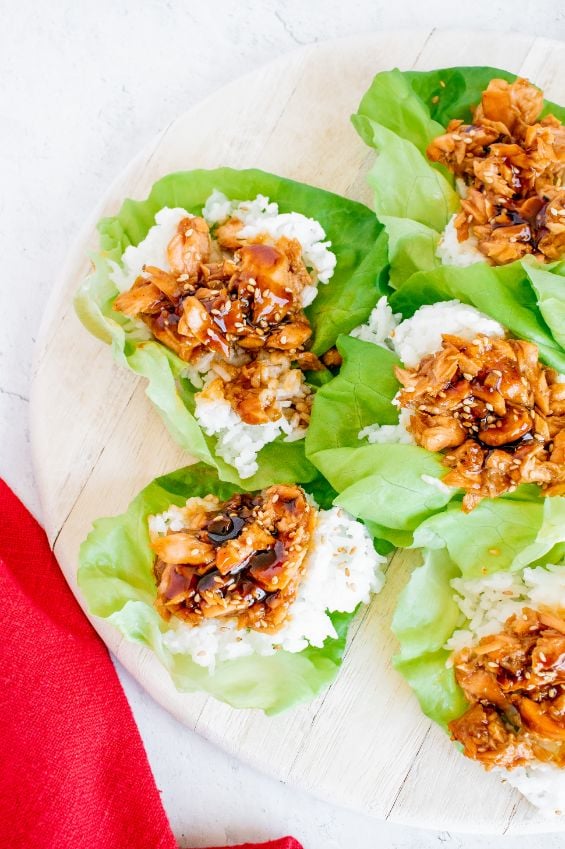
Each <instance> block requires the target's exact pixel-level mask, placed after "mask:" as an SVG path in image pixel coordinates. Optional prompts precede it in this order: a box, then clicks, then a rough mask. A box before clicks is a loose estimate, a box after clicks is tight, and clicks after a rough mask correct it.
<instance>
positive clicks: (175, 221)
mask: <svg viewBox="0 0 565 849" xmlns="http://www.w3.org/2000/svg"><path fill="white" fill-rule="evenodd" d="M183 218H194V216H193V215H191V214H190V213H189V212H187V211H186V209H181V208H180V207H175V208H174V209H170V208H169V207H168V206H165V207H163V209H160V210H159V212H157V214H156V215H155V224H154V225H153V227H151V228H150V230H149V232H148V233H147V236H146V237H145V239H143V240H142V241H141V242H140V243H139V244H138V245H129V247H127V248H126V249H125V251H124V252H123V254H122V265H121V266H120V265H118V263H116V262H110V265H111V267H112V271H111V272H110V277H111V279H112V280H113V281H114V283H115V284H116V286H117V287H118V289H119V290H120V291H121V292H125V291H126V290H127V289H130V288H131V287H132V286H133V284H134V283H135V281H136V280H137V278H138V277H139V276H140V275H143V266H144V265H154V266H155V267H156V268H160V269H162V270H163V271H170V270H171V267H170V265H169V261H168V259H167V246H168V244H169V242H170V241H171V239H172V238H173V236H174V235H175V234H176V232H177V227H178V226H179V223H180V222H181V221H182V219H183Z"/></svg>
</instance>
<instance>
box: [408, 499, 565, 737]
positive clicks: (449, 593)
mask: <svg viewBox="0 0 565 849" xmlns="http://www.w3.org/2000/svg"><path fill="white" fill-rule="evenodd" d="M564 540H565V498H558V497H554V498H541V497H540V495H539V491H537V490H536V487H533V486H531V487H520V488H519V489H518V490H517V491H516V492H515V493H513V494H512V496H506V497H504V498H499V499H496V500H495V501H486V500H485V501H483V502H481V504H479V506H478V507H477V508H476V509H475V510H473V511H472V512H471V513H469V514H462V513H461V511H460V510H459V509H458V508H457V506H456V505H454V504H450V505H449V506H448V508H447V510H445V511H444V512H443V513H438V514H437V515H435V516H433V517H432V518H431V519H428V520H427V521H425V522H423V523H422V525H420V527H419V528H418V530H417V531H416V534H415V536H414V544H415V545H421V546H423V551H422V553H423V558H424V563H423V565H422V566H421V567H419V568H417V569H415V570H414V571H413V573H412V575H411V576H410V578H409V581H408V583H407V585H406V587H405V589H404V590H403V592H402V593H401V594H400V596H399V598H398V602H397V606H396V610H395V613H394V616H393V621H392V630H393V631H394V633H395V634H396V636H397V638H398V641H399V644H400V651H399V653H398V654H397V655H396V657H395V659H394V665H395V667H396V668H397V669H398V670H399V672H400V673H401V674H402V675H403V676H404V677H405V678H406V680H407V681H408V683H409V684H410V686H411V687H412V689H413V690H414V692H415V694H416V696H417V698H418V700H419V702H420V705H421V707H422V710H423V711H424V713H425V714H426V715H427V716H429V717H430V718H431V719H433V720H435V721H436V722H438V723H439V724H440V725H443V726H446V725H447V723H448V722H450V721H451V720H452V719H456V718H457V717H458V716H460V715H461V714H462V713H463V712H464V710H465V709H466V701H465V698H464V695H463V692H462V690H461V689H460V688H459V686H458V685H457V683H456V681H455V676H454V674H453V670H452V668H447V667H446V661H447V659H448V657H449V652H448V651H447V650H446V649H445V648H444V646H445V643H446V642H447V640H448V639H449V638H450V637H451V635H452V633H453V631H454V630H455V629H456V628H463V627H465V620H464V617H463V615H462V614H461V612H460V611H459V608H458V606H457V604H456V603H455V601H454V597H453V595H454V594H453V589H452V587H451V586H450V581H451V580H452V579H453V578H464V579H465V580H469V579H478V578H482V577H484V576H486V575H490V574H492V573H494V572H499V571H514V572H517V571H521V570H522V569H524V567H526V566H541V565H545V564H547V563H561V562H562V560H563V556H564V554H565V542H564Z"/></svg>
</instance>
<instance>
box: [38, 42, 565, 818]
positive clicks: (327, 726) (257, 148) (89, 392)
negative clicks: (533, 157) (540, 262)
mask: <svg viewBox="0 0 565 849" xmlns="http://www.w3.org/2000/svg"><path fill="white" fill-rule="evenodd" d="M465 64H467V65H487V64H488V65H495V66H499V67H503V68H508V69H509V70H512V71H514V72H517V73H521V74H523V75H524V76H527V77H529V78H531V79H532V80H533V81H535V82H536V83H538V84H539V85H540V86H542V87H543V89H544V90H545V91H546V93H547V96H548V97H549V98H551V99H552V100H556V101H558V102H562V103H563V102H565V77H563V76H562V74H561V69H562V68H563V65H564V64H565V45H562V44H558V43H556V42H551V41H547V40H543V39H533V38H529V37H527V36H521V35H520V36H519V35H502V34H499V33H448V32H438V31H435V30H432V31H429V32H397V33H375V34H372V35H369V36H367V37H363V38H356V39H350V40H346V41H340V42H333V43H328V44H321V45H315V46H311V47H306V48H304V49H302V50H300V51H299V52H296V53H292V54H290V55H287V56H283V57H282V58H280V59H279V60H277V61H276V62H274V63H273V64H271V65H269V66H267V67H265V68H261V69H259V70H258V71H256V72H254V73H253V74H251V75H249V76H247V77H245V78H243V79H240V80H236V81H235V82H233V83H231V84H230V85H228V86H226V87H225V88H223V89H222V90H221V91H218V92H217V93H216V94H214V95H213V96H212V97H210V98H208V99H207V100H206V101H204V102H203V103H201V104H198V105H197V106H195V107H194V108H193V109H191V110H190V111H189V112H188V113H187V114H185V115H183V116H182V117H180V118H179V119H178V120H176V121H174V122H173V123H172V124H171V125H170V126H169V127H167V129H166V130H165V131H164V132H163V133H162V134H161V136H160V137H159V138H157V139H156V141H155V142H154V143H153V144H152V145H151V146H150V148H149V149H148V150H146V151H144V152H143V153H142V154H141V155H139V156H138V157H137V158H136V159H135V160H134V162H132V163H131V165H130V166H129V167H128V168H127V169H126V171H125V172H124V173H123V174H122V175H121V176H120V178H119V179H118V180H117V181H116V183H115V184H114V185H113V186H112V187H111V189H110V190H109V192H108V193H107V195H106V197H105V198H104V199H103V201H102V202H101V204H100V206H99V208H98V209H97V210H96V211H95V213H94V214H93V215H92V217H91V219H90V220H89V221H88V222H87V224H86V226H85V228H84V230H83V232H82V234H81V236H80V238H79V239H78V242H77V244H76V246H75V248H74V250H73V251H72V252H71V254H70V256H69V259H68V262H67V265H66V267H65V269H64V272H63V274H62V276H61V279H60V280H59V282H58V285H57V286H56V287H55V290H54V292H53V296H52V299H51V301H50V304H49V308H48V310H47V314H46V316H45V319H44V324H43V328H42V334H41V339H40V342H39V343H38V350H37V358H36V368H35V375H34V385H33V395H32V443H33V452H34V458H35V470H36V475H37V481H38V485H39V489H40V495H41V499H42V504H43V509H44V517H45V524H46V529H47V533H48V535H49V538H50V541H51V543H52V545H53V547H54V550H55V553H56V555H57V557H58V560H59V563H60V564H61V568H62V569H63V571H64V573H65V576H66V578H67V580H68V582H69V584H70V586H71V588H72V589H73V591H74V592H75V594H76V595H77V598H78V600H79V602H80V603H81V604H83V600H82V599H81V596H80V593H79V592H78V589H77V586H76V569H77V555H78V547H79V544H80V542H81V541H82V539H83V538H84V537H85V535H86V534H87V532H88V530H89V528H90V525H91V523H92V521H93V520H94V519H95V518H96V517H98V516H100V515H111V514H115V513H119V512H122V511H123V510H124V509H125V508H126V506H127V504H128V503H129V501H130V499H131V498H132V497H133V496H134V494H135V493H137V492H138V491H139V489H141V488H142V487H143V486H144V485H146V484H147V483H148V482H149V481H150V480H151V479H152V478H154V477H156V476H157V475H161V474H163V473H165V472H168V471H171V470H173V469H175V468H178V467H180V466H183V465H186V463H187V456H186V454H183V453H182V452H181V451H180V450H179V448H178V447H177V446H176V445H175V443H174V442H173V441H172V439H171V438H170V437H169V435H168V433H167V431H166V430H165V428H164V426H163V424H162V423H161V420H160V418H159V417H158V415H157V413H156V412H155V410H154V409H153V407H152V406H151V404H150V402H149V401H148V400H147V398H146V397H145V395H144V385H143V382H142V381H140V380H139V379H138V378H136V377H135V376H134V375H133V374H131V373H129V372H127V371H125V370H122V369H119V368H118V367H117V366H115V365H114V363H113V360H112V356H111V353H110V350H109V349H108V348H107V347H106V346H104V345H102V344H101V343H100V342H99V341H97V340H96V339H94V338H92V337H91V336H89V334H88V333H87V332H86V331H85V330H84V329H83V328H82V327H81V325H80V324H79V322H78V320H77V318H76V317H75V314H74V312H73V307H72V296H73V293H74V291H75V290H76V288H77V286H78V285H79V283H80V281H81V279H82V278H83V277H84V276H85V274H86V273H87V272H88V269H89V262H88V258H87V257H88V252H89V250H90V249H91V248H93V247H94V246H95V245H96V243H97V237H96V232H95V223H96V221H97V220H98V218H99V217H100V216H101V215H103V214H113V213H114V212H116V210H117V209H118V207H119V206H120V204H121V202H122V200H123V198H125V197H126V196H129V197H134V198H143V197H145V196H146V195H147V193H148V192H149V189H150V187H151V185H152V184H153V183H154V182H155V180H157V179H158V178H159V177H162V176H163V175H164V174H167V173H168V172H171V171H176V170H182V169H190V168H214V167H217V166H219V165H230V166H233V167H235V168H246V167H254V166H256V167H259V168H263V169H265V170H268V171H274V172H277V173H280V174H282V175H284V176H286V177H292V178H294V179H297V180H303V181H305V182H309V183H312V184H314V185H319V186H322V187H323V188H327V189H330V190H332V191H335V192H339V193H341V194H344V195H347V196H349V197H352V198H355V199H357V200H361V201H364V202H366V203H368V204H370V195H369V191H368V189H367V186H366V184H365V174H366V171H367V169H368V167H369V166H370V163H371V161H372V160H373V157H374V154H373V153H372V152H370V151H369V150H367V148H366V147H365V146H364V145H363V144H362V142H361V141H360V139H359V138H358V137H357V135H356V134H355V132H354V131H353V129H352V127H351V124H350V121H349V116H350V114H351V113H352V112H354V111H355V109H356V107H357V104H358V102H359V99H360V97H361V95H362V94H363V92H364V91H365V89H366V88H367V86H368V85H369V83H370V81H371V79H372V77H373V75H374V74H375V73H376V72H377V71H380V70H384V69H389V68H392V67H394V66H399V67H400V68H403V69H406V68H414V69H420V70H427V69H431V68H435V67H445V66H449V65H465ZM413 558H414V555H412V554H406V553H398V554H396V556H395V557H394V560H393V562H392V565H391V567H390V569H389V578H388V581H387V585H386V588H385V590H384V591H383V592H382V593H381V595H380V596H378V597H377V598H376V599H375V600H374V602H373V604H372V605H371V606H370V608H369V609H368V610H367V611H365V613H364V615H362V616H359V617H358V619H357V620H356V622H355V623H354V627H353V628H352V629H351V634H350V640H349V645H348V650H347V655H346V659H345V662H344V666H343V669H342V671H341V673H340V675H339V677H338V679H337V681H336V682H335V683H334V684H333V686H332V687H331V688H330V689H329V690H328V691H327V692H326V693H324V694H323V695H322V696H321V697H320V698H318V699H317V700H316V701H314V702H313V703H311V704H308V705H305V706H303V707H301V708H299V709H296V710H293V711H290V712H288V713H287V714H283V715H281V716H278V717H275V718H272V719H267V718H265V716H263V715H262V714H261V713H259V712H255V711H235V710H232V709H231V708H229V707H227V706H226V705H223V704H220V703H219V702H216V701H215V700H213V699H211V698H208V697H205V696H202V695H200V694H197V695H182V694H179V693H177V692H176V690H175V689H174V687H173V685H172V683H171V682H170V680H169V679H168V676H167V675H166V673H165V672H164V670H163V669H162V667H161V666H160V665H159V663H158V661H157V660H156V658H155V657H154V656H153V655H152V654H151V653H150V652H149V651H147V650H145V649H144V648H142V647H140V646H138V645H134V644H131V643H128V642H126V641H125V640H124V639H123V638H121V636H120V635H119V634H118V633H117V632H116V631H115V630H114V629H113V628H112V627H110V626H109V625H108V624H107V623H105V622H103V621H99V620H95V621H94V623H93V624H94V626H95V628H96V629H97V630H98V632H99V633H100V634H101V636H102V638H103V639H104V640H105V642H106V643H107V645H108V646H109V647H110V649H111V650H112V651H113V652H114V654H115V655H116V656H117V657H118V658H119V659H120V661H121V662H122V663H123V664H124V666H125V667H126V668H127V669H128V670H129V671H130V672H131V673H132V674H133V675H134V676H135V678H137V679H138V681H139V682H140V683H141V684H142V685H143V686H144V687H145V688H146V689H147V690H148V691H149V692H150V693H151V694H152V696H153V697H154V698H155V699H156V700H157V701H158V702H160V703H161V704H162V705H163V706H164V707H166V708H167V709H168V710H169V711H170V712H171V713H173V714H174V715H175V716H176V717H177V718H178V719H180V720H181V721H182V722H184V723H185V724H186V725H188V726H189V727H190V728H193V729H195V730H196V731H198V732H199V733H200V734H202V735H204V736H205V737H207V738H208V739H210V740H213V741H214V742H215V743H217V744H218V745H220V746H222V747H223V748H224V749H227V750H228V751H230V752H232V753H233V754H235V755H237V756H238V757H240V758H241V759H243V760H245V761H247V762H249V763H251V764H253V765H255V766H256V767H258V768H259V769H261V770H263V771H264V772H266V773H269V774H270V775H272V776H274V777H276V778H278V779H280V780H282V781H288V782H292V783H293V784H296V785H298V786H300V787H301V788H303V789H304V790H305V791H309V792H312V793H314V794H316V795H317V796H320V797H323V798H326V799H328V800H330V801H332V802H334V803H336V804H339V805H344V806H347V807H351V808H355V809H358V810H360V811H363V812H365V813H368V814H372V815H374V816H376V817H380V818H384V819H390V820H393V821H396V822H404V823H408V824H411V825H418V826H427V827H430V828H432V827H433V828H440V829H449V830H455V831H472V832H493V833H520V832H533V831H554V830H557V829H559V828H563V824H562V821H561V820H559V819H551V820H544V819H542V818H541V817H540V816H539V815H538V814H537V813H536V812H535V811H534V810H533V809H532V808H531V807H530V806H529V805H528V804H527V803H526V802H525V801H524V800H523V799H522V797H520V796H519V795H518V794H517V793H515V792H513V791H511V790H510V789H508V787H507V786H505V785H503V784H502V783H501V782H500V779H499V778H498V777H497V776H495V775H492V774H486V773H482V771H481V770H480V768H479V767H478V766H476V765H475V764H473V763H471V762H469V761H466V760H465V759H464V758H463V757H462V756H461V755H459V754H458V752H457V751H456V749H455V748H454V747H453V745H452V744H451V743H450V742H449V740H448V739H447V737H446V736H445V735H444V734H443V733H442V732H441V731H440V730H439V729H438V728H437V727H435V726H434V725H432V724H431V723H430V722H429V721H428V720H427V719H426V718H425V717H423V716H422V714H421V713H420V711H419V709H418V706H417V704H416V700H415V699H414V697H413V696H412V694H411V693H410V691H409V689H408V687H407V686H406V685H405V683H404V681H403V680H402V679H401V678H400V676H399V675H398V674H397V673H396V672H395V671H394V669H392V667H391V656H392V655H393V653H394V651H395V641H394V639H393V638H392V636H391V634H390V631H389V624H390V616H391V612H392V609H393V607H394V603H395V599H396V597H397V594H398V591H399V589H400V588H401V587H402V586H403V584H404V583H405V581H406V576H407V574H408V569H409V566H410V565H411V564H412V563H413Z"/></svg>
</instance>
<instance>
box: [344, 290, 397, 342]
mask: <svg viewBox="0 0 565 849" xmlns="http://www.w3.org/2000/svg"><path fill="white" fill-rule="evenodd" d="M401 318H402V315H401V313H393V311H392V309H391V307H390V304H389V302H388V299H387V297H386V295H383V296H382V298H379V300H378V303H377V305H376V307H375V308H374V309H373V310H372V312H371V315H370V316H369V318H368V319H367V322H366V324H360V325H359V326H358V327H354V328H353V330H352V331H351V333H350V334H349V335H350V336H353V337H354V338H355V339H361V340H362V341H363V342H372V343H373V345H379V346H380V347H381V348H388V349H389V350H390V351H393V350H394V346H393V343H392V337H393V335H394V331H395V329H396V328H397V327H398V325H399V324H400V320H401Z"/></svg>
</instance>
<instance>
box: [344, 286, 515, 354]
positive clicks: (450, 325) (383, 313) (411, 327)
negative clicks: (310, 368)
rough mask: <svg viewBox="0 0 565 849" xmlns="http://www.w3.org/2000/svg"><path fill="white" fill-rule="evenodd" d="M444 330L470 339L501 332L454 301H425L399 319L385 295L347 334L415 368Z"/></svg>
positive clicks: (494, 323)
mask: <svg viewBox="0 0 565 849" xmlns="http://www.w3.org/2000/svg"><path fill="white" fill-rule="evenodd" d="M444 333H449V334H451V335H454V336H462V337H463V339H474V338H475V336H476V335H477V334H478V333H484V334H485V335H486V336H497V337H503V336H504V335H505V331H504V328H503V327H502V325H501V324H499V323H498V321H495V320H494V319H492V318H489V317H488V316H487V315H485V314H484V313H482V312H479V310H477V309H475V307H471V306H469V304H462V303H461V301H457V300H452V301H438V303H436V304H425V305H424V306H423V307H420V309H418V310H416V312H415V313H414V315H413V316H412V317H411V318H407V319H405V320H404V321H400V315H399V314H395V313H393V312H392V309H391V308H390V305H389V303H388V301H387V298H386V296H385V295H383V297H382V298H380V300H379V302H378V303H377V306H376V307H375V308H374V309H373V311H372V312H371V315H370V316H369V319H368V321H367V323H366V324H361V325H359V327H356V328H354V330H352V331H351V334H350V335H351V336H355V337H356V338H357V339H363V340H364V341H365V342H372V343H373V344H375V345H380V346H381V347H382V348H388V349H389V350H391V351H394V352H395V353H396V354H398V356H399V357H400V359H401V360H402V362H403V363H404V365H405V366H408V367H409V368H415V367H416V366H417V365H418V363H419V362H420V360H421V359H422V357H425V356H426V355H427V354H435V353H436V352H437V351H439V350H441V344H442V338H441V337H442V334H444Z"/></svg>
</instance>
